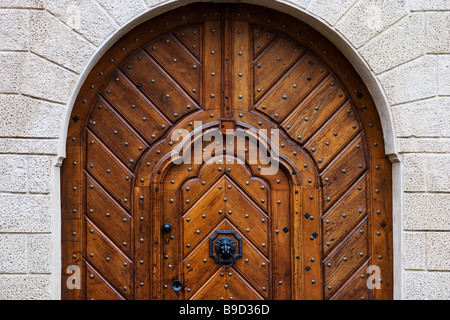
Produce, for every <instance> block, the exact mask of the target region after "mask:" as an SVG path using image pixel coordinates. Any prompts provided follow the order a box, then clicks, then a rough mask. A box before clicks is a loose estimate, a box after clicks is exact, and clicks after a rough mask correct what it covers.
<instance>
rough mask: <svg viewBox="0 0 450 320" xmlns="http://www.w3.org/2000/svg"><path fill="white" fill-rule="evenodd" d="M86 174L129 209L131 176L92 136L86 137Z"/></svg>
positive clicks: (89, 134)
mask: <svg viewBox="0 0 450 320" xmlns="http://www.w3.org/2000/svg"><path fill="white" fill-rule="evenodd" d="M87 140H88V141H87V145H88V146H87V159H86V162H87V163H86V164H87V168H86V170H87V172H88V173H89V174H91V175H92V176H94V177H95V178H96V179H97V181H99V182H100V183H101V184H102V185H103V186H105V188H107V189H108V191H109V192H111V193H112V194H113V195H114V197H115V199H116V200H118V201H119V203H120V204H122V205H123V206H124V207H125V208H127V209H130V204H131V183H132V180H133V174H132V173H131V171H129V170H128V168H127V167H125V165H124V164H122V163H121V161H119V160H118V159H117V158H115V156H114V155H113V154H112V153H111V152H110V151H108V150H107V148H106V147H105V146H103V144H102V143H101V142H100V140H99V139H97V138H96V137H94V135H93V134H91V133H88V135H87Z"/></svg>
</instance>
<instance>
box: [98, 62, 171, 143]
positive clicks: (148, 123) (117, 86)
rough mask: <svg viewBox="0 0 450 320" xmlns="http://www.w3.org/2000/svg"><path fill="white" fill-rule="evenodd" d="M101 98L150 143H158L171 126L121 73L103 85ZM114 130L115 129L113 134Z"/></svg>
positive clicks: (117, 73)
mask: <svg viewBox="0 0 450 320" xmlns="http://www.w3.org/2000/svg"><path fill="white" fill-rule="evenodd" d="M128 67H131V65H129V66H127V68H128ZM117 79H118V80H119V81H117ZM103 97H104V98H105V99H106V100H107V101H108V102H109V103H110V104H111V105H112V106H113V107H114V108H115V110H117V111H118V112H119V113H120V114H121V115H122V116H123V117H124V118H125V119H126V120H128V123H130V124H131V125H132V126H133V127H134V128H135V129H136V130H137V131H139V133H140V134H141V135H142V136H143V137H145V138H146V139H147V141H150V142H151V143H154V142H155V141H158V139H160V138H161V136H162V135H163V134H164V133H165V132H166V131H167V129H169V127H170V125H171V123H170V122H169V120H167V119H166V118H165V116H164V115H163V114H162V113H161V112H160V111H159V110H157V108H156V107H155V106H154V105H153V104H152V103H151V102H150V101H149V100H148V99H146V98H145V97H144V96H143V94H142V93H140V92H139V90H138V88H136V86H134V84H132V83H131V82H130V81H129V80H128V79H127V78H126V77H125V76H124V75H123V73H121V72H116V73H115V74H114V76H113V77H112V78H111V80H110V81H109V82H108V83H107V84H106V85H105V89H104V90H103V94H102V98H103ZM114 130H117V129H113V133H114ZM117 131H119V130H117ZM110 134H111V132H110Z"/></svg>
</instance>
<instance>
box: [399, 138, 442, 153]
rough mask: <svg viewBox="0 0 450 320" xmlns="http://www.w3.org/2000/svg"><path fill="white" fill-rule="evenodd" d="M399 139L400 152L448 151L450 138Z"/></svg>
mask: <svg viewBox="0 0 450 320" xmlns="http://www.w3.org/2000/svg"><path fill="white" fill-rule="evenodd" d="M398 140H399V152H401V153H415V152H420V153H422V152H428V153H450V139H448V138H435V139H433V138H431V139H430V138H405V139H398Z"/></svg>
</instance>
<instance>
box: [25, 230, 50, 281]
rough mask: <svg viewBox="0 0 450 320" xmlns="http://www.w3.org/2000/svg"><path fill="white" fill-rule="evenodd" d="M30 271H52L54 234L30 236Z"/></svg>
mask: <svg viewBox="0 0 450 320" xmlns="http://www.w3.org/2000/svg"><path fill="white" fill-rule="evenodd" d="M28 272H30V273H40V274H50V273H51V272H52V236H51V235H46V234H36V235H29V236H28Z"/></svg>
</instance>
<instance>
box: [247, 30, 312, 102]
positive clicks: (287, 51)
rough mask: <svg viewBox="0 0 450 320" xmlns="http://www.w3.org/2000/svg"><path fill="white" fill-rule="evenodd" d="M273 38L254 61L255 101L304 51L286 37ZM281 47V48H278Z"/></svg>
mask: <svg viewBox="0 0 450 320" xmlns="http://www.w3.org/2000/svg"><path fill="white" fill-rule="evenodd" d="M238 32H239V31H238ZM267 36H270V35H267ZM275 40H276V41H274V42H273V43H272V44H271V45H270V46H269V47H268V48H267V49H266V50H264V51H263V52H262V53H261V56H260V57H259V58H257V59H256V60H255V62H254V69H253V70H254V71H253V72H254V77H255V86H254V87H255V100H256V101H257V100H259V98H260V96H262V95H263V94H264V93H266V91H267V90H268V89H269V88H270V87H271V86H272V85H273V84H274V83H275V82H277V80H278V79H279V77H281V76H283V75H284V74H285V73H287V70H288V69H289V68H290V67H291V66H292V65H293V63H294V62H295V61H296V60H297V59H298V58H300V57H301V56H302V54H303V52H304V51H303V50H301V49H300V48H298V46H297V45H296V44H295V43H292V42H291V41H288V40H287V39H275ZM281 47H282V50H280V48H281Z"/></svg>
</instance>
